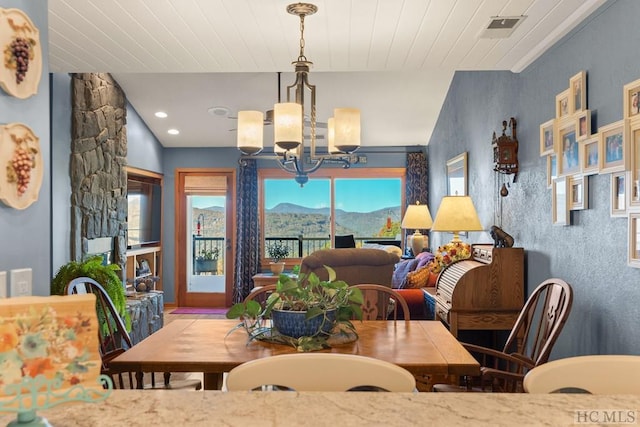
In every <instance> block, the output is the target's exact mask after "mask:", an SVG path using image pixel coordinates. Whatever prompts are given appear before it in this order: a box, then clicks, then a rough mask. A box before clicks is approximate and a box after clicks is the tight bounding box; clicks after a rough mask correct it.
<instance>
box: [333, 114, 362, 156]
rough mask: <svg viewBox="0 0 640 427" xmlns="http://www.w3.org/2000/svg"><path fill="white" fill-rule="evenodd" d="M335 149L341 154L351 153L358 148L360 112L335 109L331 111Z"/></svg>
mask: <svg viewBox="0 0 640 427" xmlns="http://www.w3.org/2000/svg"><path fill="white" fill-rule="evenodd" d="M333 117H334V118H335V122H334V132H335V134H334V138H335V147H336V148H337V149H338V150H340V151H342V152H343V153H352V152H354V151H355V150H357V149H358V148H359V147H360V110H359V109H357V108H336V109H335V110H333Z"/></svg>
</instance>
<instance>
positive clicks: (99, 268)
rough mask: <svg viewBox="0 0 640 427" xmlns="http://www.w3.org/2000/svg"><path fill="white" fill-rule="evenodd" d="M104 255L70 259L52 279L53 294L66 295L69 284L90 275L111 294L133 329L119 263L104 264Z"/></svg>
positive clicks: (128, 325) (123, 317)
mask: <svg viewBox="0 0 640 427" xmlns="http://www.w3.org/2000/svg"><path fill="white" fill-rule="evenodd" d="M102 261H103V259H102V256H100V255H98V256H94V257H90V258H88V259H86V260H85V261H82V262H78V261H70V262H68V263H66V264H65V265H63V266H62V267H60V268H59V269H58V271H57V272H56V275H55V276H54V278H53V280H52V281H51V295H65V288H66V287H67V284H68V283H69V282H70V281H71V280H73V279H76V278H78V277H89V278H91V279H93V280H95V281H96V282H98V283H100V284H101V285H102V287H103V288H104V289H105V291H107V293H108V294H109V298H111V301H113V305H114V306H115V307H116V310H117V311H118V314H120V317H122V319H123V320H124V323H125V325H126V327H127V329H128V330H130V329H131V319H130V317H129V313H127V297H126V294H125V289H124V286H123V285H122V281H121V280H120V277H118V274H117V273H116V271H119V270H120V267H119V266H118V265H117V264H106V265H105V264H103V263H102Z"/></svg>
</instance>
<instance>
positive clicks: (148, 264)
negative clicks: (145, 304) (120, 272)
mask: <svg viewBox="0 0 640 427" xmlns="http://www.w3.org/2000/svg"><path fill="white" fill-rule="evenodd" d="M154 278H155V279H154ZM141 281H144V282H145V284H149V285H150V289H153V290H162V248H161V247H160V246H145V247H141V248H135V249H129V250H127V287H129V286H133V285H134V284H137V283H139V282H141ZM147 289H149V287H148V288H147Z"/></svg>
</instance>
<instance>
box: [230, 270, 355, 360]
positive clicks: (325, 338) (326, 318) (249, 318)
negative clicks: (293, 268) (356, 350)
mask: <svg viewBox="0 0 640 427" xmlns="http://www.w3.org/2000/svg"><path fill="white" fill-rule="evenodd" d="M325 268H326V269H327V272H328V280H320V278H319V277H318V276H317V275H316V274H315V273H313V272H311V273H309V274H304V273H300V274H298V276H297V277H291V276H289V275H285V274H281V275H280V276H279V278H278V282H277V283H276V289H275V291H274V292H273V293H271V295H269V297H268V298H267V300H266V302H265V304H264V306H263V305H261V304H260V303H259V302H257V301H255V300H249V301H245V302H241V303H237V304H235V305H234V306H233V307H231V308H230V309H229V311H228V312H227V314H226V317H227V318H229V319H238V318H239V319H240V320H241V322H240V324H238V325H237V326H236V327H235V328H233V329H232V330H231V331H229V333H231V332H233V331H235V330H237V329H241V328H244V329H245V330H246V332H247V334H248V336H249V342H251V341H252V340H255V339H258V340H267V341H271V342H276V343H281V344H287V345H291V346H293V347H295V348H296V349H297V350H298V351H301V352H304V351H314V350H321V349H324V348H329V347H331V345H336V344H339V343H344V342H349V341H353V340H355V339H357V336H358V335H357V333H356V330H355V327H354V325H353V323H352V322H351V320H352V319H356V320H362V307H361V306H362V302H363V296H362V291H361V290H360V289H358V288H352V287H350V286H349V285H348V284H347V283H346V282H344V281H342V280H336V273H335V271H334V270H333V269H332V268H331V267H328V266H325ZM284 312H297V313H298V314H303V315H301V316H298V317H301V319H300V321H302V322H305V323H306V325H305V326H306V327H308V326H309V325H312V324H315V326H312V327H311V330H310V331H309V330H307V332H306V333H305V334H303V335H300V336H298V335H297V334H292V335H287V333H286V331H288V329H285V326H287V325H283V324H279V323H278V320H277V319H278V314H279V313H284ZM287 327H288V326H287ZM281 329H282V330H281Z"/></svg>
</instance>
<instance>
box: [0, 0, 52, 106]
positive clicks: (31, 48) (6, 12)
mask: <svg viewBox="0 0 640 427" xmlns="http://www.w3.org/2000/svg"><path fill="white" fill-rule="evenodd" d="M0 54H1V55H2V62H1V63H0V87H2V89H4V91H5V92H7V93H8V94H10V95H13V96H15V97H16V98H21V99H24V98H28V97H30V96H32V95H35V94H36V92H37V91H38V85H39V84H40V76H41V75H42V49H41V48H40V32H39V31H38V29H37V28H36V27H35V26H34V25H33V22H31V19H29V17H28V16H27V15H26V14H25V13H24V12H22V11H21V10H20V9H2V8H0Z"/></svg>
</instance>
